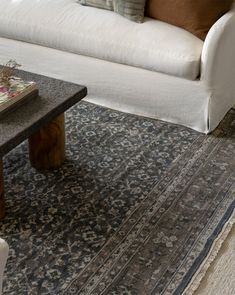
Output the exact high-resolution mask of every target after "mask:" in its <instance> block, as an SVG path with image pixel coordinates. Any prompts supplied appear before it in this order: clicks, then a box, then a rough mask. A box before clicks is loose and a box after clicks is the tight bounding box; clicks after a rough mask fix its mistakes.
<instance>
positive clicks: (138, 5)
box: [78, 0, 146, 23]
mask: <svg viewBox="0 0 235 295" xmlns="http://www.w3.org/2000/svg"><path fill="white" fill-rule="evenodd" d="M78 2H79V3H80V4H82V5H87V6H93V7H98V8H103V9H108V10H113V11H115V12H117V13H119V14H120V15H122V16H124V17H126V18H128V19H130V20H132V21H135V22H137V23H142V22H143V19H144V9H145V2H146V0H126V1H125V0H78Z"/></svg>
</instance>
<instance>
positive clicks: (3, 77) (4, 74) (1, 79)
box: [0, 59, 21, 86]
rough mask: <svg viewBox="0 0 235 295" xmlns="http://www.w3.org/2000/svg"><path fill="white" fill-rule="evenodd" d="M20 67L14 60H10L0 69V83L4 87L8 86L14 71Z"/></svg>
mask: <svg viewBox="0 0 235 295" xmlns="http://www.w3.org/2000/svg"><path fill="white" fill-rule="evenodd" d="M20 66H21V65H20V64H18V63H17V62H16V61H15V60H13V59H10V60H9V61H8V62H7V63H6V64H5V65H4V66H3V67H2V68H1V69H0V83H2V84H3V85H5V86H9V83H10V79H11V78H12V77H13V76H14V75H15V71H16V69H17V68H19V67H20Z"/></svg>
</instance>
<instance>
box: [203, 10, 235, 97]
mask: <svg viewBox="0 0 235 295" xmlns="http://www.w3.org/2000/svg"><path fill="white" fill-rule="evenodd" d="M201 81H202V82H203V83H204V85H205V87H206V88H207V90H208V91H209V93H210V94H211V96H212V97H214V96H217V97H218V96H219V95H223V99H224V98H225V99H226V97H227V98H228V97H229V99H233V101H234V103H235V8H233V9H232V10H230V11H229V12H228V13H227V14H225V15H224V16H223V17H221V18H220V19H219V20H218V21H217V22H216V23H215V24H214V26H213V27H212V28H211V29H210V31H209V33H208V35H207V37H206V40H205V43H204V46H203V50H202V57H201ZM224 95H226V97H224Z"/></svg>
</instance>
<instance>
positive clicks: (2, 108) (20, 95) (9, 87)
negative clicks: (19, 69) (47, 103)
mask: <svg viewBox="0 0 235 295" xmlns="http://www.w3.org/2000/svg"><path fill="white" fill-rule="evenodd" d="M37 96H38V88H37V85H36V83H35V82H29V81H24V80H22V79H20V78H17V77H12V78H11V79H10V80H9V82H8V83H7V84H6V83H2V82H0V118H2V117H3V115H5V114H6V113H8V112H9V111H12V110H13V109H15V108H17V107H19V106H21V105H22V104H24V103H25V102H27V101H28V100H30V99H33V98H36V97H37Z"/></svg>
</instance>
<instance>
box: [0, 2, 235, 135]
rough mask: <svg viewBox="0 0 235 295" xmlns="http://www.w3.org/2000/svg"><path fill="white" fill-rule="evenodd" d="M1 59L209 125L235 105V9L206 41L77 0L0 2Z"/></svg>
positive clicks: (122, 102) (96, 95)
mask: <svg viewBox="0 0 235 295" xmlns="http://www.w3.org/2000/svg"><path fill="white" fill-rule="evenodd" d="M0 9H1V15H0V63H2V64H3V63H5V62H6V61H7V60H8V59H12V58H13V59H16V60H17V61H18V62H19V63H21V64H22V69H25V70H28V71H31V72H35V73H39V74H43V75H48V76H52V77H55V78H59V79H63V80H67V81H71V82H74V83H78V84H83V85H86V86H87V87H88V92H89V95H88V97H87V98H86V100H87V101H90V102H93V103H96V104H99V105H102V106H106V107H110V108H113V109H117V110H121V111H124V112H129V113H134V114H138V115H142V116H147V117H151V118H156V119H161V120H166V121H169V122H173V123H177V124H182V125H185V126H188V127H190V128H193V129H195V130H197V131H200V132H204V133H209V132H210V131H212V130H213V129H214V128H215V127H216V126H217V125H218V124H219V122H220V121H221V119H222V118H223V117H224V116H225V114H226V113H227V112H228V111H229V109H230V108H231V107H232V106H233V105H234V104H235V59H234V52H235V29H234V28H235V10H234V9H232V10H231V11H230V12H229V13H227V14H226V15H224V16H223V17H222V18H221V19H219V20H218V22H217V23H216V24H215V25H214V26H213V27H212V28H211V30H210V32H209V34H208V35H207V38H206V40H205V42H203V41H202V40H200V39H198V38H197V37H196V36H194V35H192V34H191V33H189V32H187V31H185V30H183V29H181V28H178V27H175V26H172V25H169V24H167V23H163V22H160V21H157V20H153V19H150V18H145V20H144V23H143V24H137V23H134V22H131V21H129V20H127V19H125V18H123V17H121V16H120V15H118V14H115V13H114V12H111V11H105V10H101V9H97V8H91V7H85V6H81V5H80V4H78V3H77V1H76V0H56V1H55V0H38V1H32V0H11V1H9V0H0Z"/></svg>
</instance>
